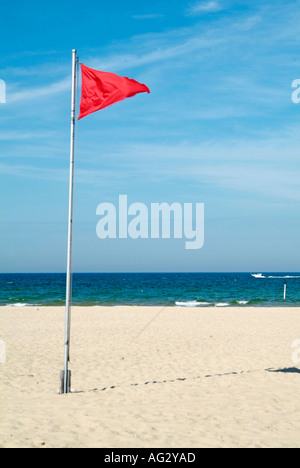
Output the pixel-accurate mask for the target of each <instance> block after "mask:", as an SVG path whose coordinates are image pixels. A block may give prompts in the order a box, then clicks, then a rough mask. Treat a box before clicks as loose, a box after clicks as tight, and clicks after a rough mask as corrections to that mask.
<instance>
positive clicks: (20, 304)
mask: <svg viewBox="0 0 300 468" xmlns="http://www.w3.org/2000/svg"><path fill="white" fill-rule="evenodd" d="M33 305H34V304H27V303H26V302H16V303H15V304H7V306H6V307H33Z"/></svg>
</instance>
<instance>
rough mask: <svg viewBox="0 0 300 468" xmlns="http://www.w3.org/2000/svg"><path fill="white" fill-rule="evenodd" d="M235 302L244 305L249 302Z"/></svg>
mask: <svg viewBox="0 0 300 468" xmlns="http://www.w3.org/2000/svg"><path fill="white" fill-rule="evenodd" d="M237 303H238V304H240V305H246V304H249V301H237Z"/></svg>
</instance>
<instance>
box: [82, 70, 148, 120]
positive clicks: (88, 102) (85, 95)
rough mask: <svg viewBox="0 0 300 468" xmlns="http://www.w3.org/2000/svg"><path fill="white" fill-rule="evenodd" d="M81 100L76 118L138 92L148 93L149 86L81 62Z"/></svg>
mask: <svg viewBox="0 0 300 468" xmlns="http://www.w3.org/2000/svg"><path fill="white" fill-rule="evenodd" d="M81 77H82V85H81V102H80V114H79V117H78V120H80V119H82V118H83V117H86V116H87V115H89V114H92V113H93V112H96V111H98V110H100V109H104V108H105V107H108V106H111V105H112V104H114V103H116V102H119V101H122V100H123V99H126V98H129V97H131V96H134V95H135V94H138V93H150V90H149V88H148V87H147V86H146V85H144V84H141V83H138V81H135V80H132V79H129V78H127V77H122V76H118V75H115V74H114V73H108V72H102V71H97V70H93V69H92V68H89V67H86V66H85V65H83V64H81Z"/></svg>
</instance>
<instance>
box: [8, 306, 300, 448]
mask: <svg viewBox="0 0 300 468" xmlns="http://www.w3.org/2000/svg"><path fill="white" fill-rule="evenodd" d="M64 320H65V316H64V308H60V307H39V308H30V307H2V308H0V340H2V343H3V342H4V343H5V348H6V359H5V362H2V363H0V378H1V380H0V398H1V409H0V416H1V420H0V446H1V447H2V448H10V447H16V448H18V447H36V448H39V447H41V448H42V447H44V448H51V447H55V448H56V447H87V448H88V447H105V448H117V447H120V448H121V447H122V448H130V447H136V448H138V447H142V448H147V447H151V448H172V447H174V448H190V447H297V448H299V447H300V419H299V414H300V397H299V384H300V371H298V369H297V365H296V364H295V362H294V361H293V359H292V353H293V351H295V349H294V350H293V348H292V344H293V342H294V341H295V340H297V339H300V316H299V309H297V308H274V309H272V308H250V307H243V308H238V307H237V308H178V307H168V308H159V307H111V308H108V307H90V308H84V307H74V308H73V309H72V340H71V363H70V369H71V371H72V393H71V394H68V395H59V394H58V391H59V374H60V370H62V369H63V352H64V346H63V345H64ZM299 354H300V353H299ZM2 358H3V356H2ZM2 361H4V359H2ZM298 367H299V365H298Z"/></svg>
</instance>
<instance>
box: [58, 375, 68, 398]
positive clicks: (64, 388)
mask: <svg viewBox="0 0 300 468" xmlns="http://www.w3.org/2000/svg"><path fill="white" fill-rule="evenodd" d="M59 393H60V395H63V394H65V393H71V371H70V370H68V371H67V380H66V379H65V371H61V372H60V390H59Z"/></svg>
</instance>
